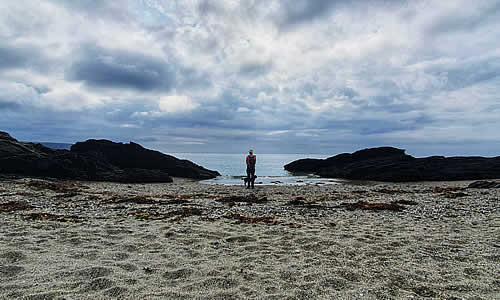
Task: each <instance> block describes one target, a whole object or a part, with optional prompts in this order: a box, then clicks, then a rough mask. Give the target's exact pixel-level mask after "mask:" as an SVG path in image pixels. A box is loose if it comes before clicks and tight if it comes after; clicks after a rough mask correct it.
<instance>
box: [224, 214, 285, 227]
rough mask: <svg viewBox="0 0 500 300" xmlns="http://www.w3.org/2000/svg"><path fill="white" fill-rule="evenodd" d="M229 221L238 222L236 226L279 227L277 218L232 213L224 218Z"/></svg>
mask: <svg viewBox="0 0 500 300" xmlns="http://www.w3.org/2000/svg"><path fill="white" fill-rule="evenodd" d="M224 217H225V218H227V219H232V220H236V224H242V223H243V224H265V225H277V224H279V222H278V220H277V219H276V217H275V216H265V217H249V216H248V215H246V214H241V213H231V214H229V215H226V216H224Z"/></svg>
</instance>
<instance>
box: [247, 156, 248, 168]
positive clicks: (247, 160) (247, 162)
mask: <svg viewBox="0 0 500 300" xmlns="http://www.w3.org/2000/svg"><path fill="white" fill-rule="evenodd" d="M247 166H248V155H247Z"/></svg>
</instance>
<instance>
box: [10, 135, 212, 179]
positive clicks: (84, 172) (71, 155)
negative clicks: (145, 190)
mask: <svg viewBox="0 0 500 300" xmlns="http://www.w3.org/2000/svg"><path fill="white" fill-rule="evenodd" d="M0 174H4V175H5V174H8V175H20V176H37V177H50V178H58V179H71V180H92V181H114V182H124V183H147V182H172V177H171V176H176V177H184V178H193V179H210V178H214V177H217V176H218V175H220V174H219V173H218V172H217V171H212V170H208V169H205V168H203V167H201V166H198V165H196V164H194V163H193V162H191V161H188V160H181V159H177V158H175V157H173V156H170V155H166V154H163V153H161V152H158V151H154V150H149V149H146V148H144V147H142V146H141V145H139V144H136V143H133V142H130V143H129V144H123V143H115V142H111V141H108V140H87V141H85V142H78V143H76V144H75V145H73V146H72V147H71V150H54V149H51V148H48V147H45V146H43V145H41V144H39V143H25V142H20V141H18V140H16V139H14V138H13V137H11V136H10V135H9V134H8V133H6V132H1V131H0Z"/></svg>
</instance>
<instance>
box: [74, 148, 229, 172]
mask: <svg viewBox="0 0 500 300" xmlns="http://www.w3.org/2000/svg"><path fill="white" fill-rule="evenodd" d="M71 152H72V153H80V154H85V153H99V154H101V155H103V156H104V157H105V158H106V159H107V160H108V161H109V162H111V163H112V164H113V165H115V166H117V167H120V168H125V169H129V168H135V169H146V170H161V171H164V172H167V173H168V174H170V175H171V176H176V177H186V178H195V179H210V178H215V177H217V176H219V175H220V174H219V172H217V171H212V170H208V169H205V168H203V167H201V166H199V165H197V164H195V163H193V162H191V161H189V160H184V159H178V158H176V157H173V156H171V155H166V154H163V153H161V152H159V151H154V150H149V149H146V148H144V147H142V146H141V145H139V144H136V143H134V142H130V143H129V144H123V143H115V142H111V141H108V140H87V141H85V142H78V143H76V144H74V145H73V146H71Z"/></svg>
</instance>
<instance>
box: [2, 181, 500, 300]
mask: <svg viewBox="0 0 500 300" xmlns="http://www.w3.org/2000/svg"><path fill="white" fill-rule="evenodd" d="M470 182H472V181H460V182H418V183H415V182H409V183H387V182H365V183H364V184H338V185H302V186H298V185H297V186H290V185H288V186H256V188H255V189H254V190H251V189H250V190H248V189H245V188H244V186H243V184H241V186H238V185H237V186H226V185H208V184H202V183H200V182H199V181H197V180H193V179H182V178H174V182H173V183H168V184H119V183H109V182H80V181H52V180H41V179H29V178H26V179H16V180H6V181H0V204H2V206H0V209H1V211H0V220H1V224H0V231H1V235H0V239H1V243H0V244H1V246H0V277H1V279H2V281H1V282H0V298H21V297H26V298H27V299H49V298H51V299H53V298H56V299H58V298H61V299H62V298H66V299H88V298H113V297H120V298H151V299H161V298H196V299H199V298H203V299H238V298H270V299H273V298H275V299H283V298H307V297H309V298H315V299H330V298H332V297H333V298H338V299H355V298H363V299H380V298H384V299H393V298H394V299H400V298H416V299H420V298H424V297H430V298H447V299H450V298H452V297H456V299H493V298H494V297H495V295H497V294H498V292H499V291H500V277H499V275H498V273H497V272H495V270H498V269H499V267H500V253H499V250H498V247H499V246H500V241H499V240H498V232H499V231H500V222H499V219H500V215H499V210H500V208H499V206H500V205H499V199H500V191H499V189H467V188H466V187H467V185H468V183H470ZM9 202H12V203H17V205H21V204H23V205H25V207H24V208H22V207H21V206H19V207H18V208H19V209H18V210H16V209H14V208H15V205H13V204H12V203H11V204H12V205H11V206H12V207H11V208H10V209H9V208H7V206H6V203H9ZM362 202H364V203H366V202H368V203H381V204H385V205H390V204H395V203H398V204H397V205H399V206H398V207H401V208H400V210H399V211H398V210H394V211H391V210H388V209H386V210H374V207H371V208H363V206H362V205H361V206H360V205H358V204H359V203H362ZM404 203H406V204H404ZM26 207H29V208H26ZM387 207H389V206H387ZM394 207H395V206H394Z"/></svg>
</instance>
